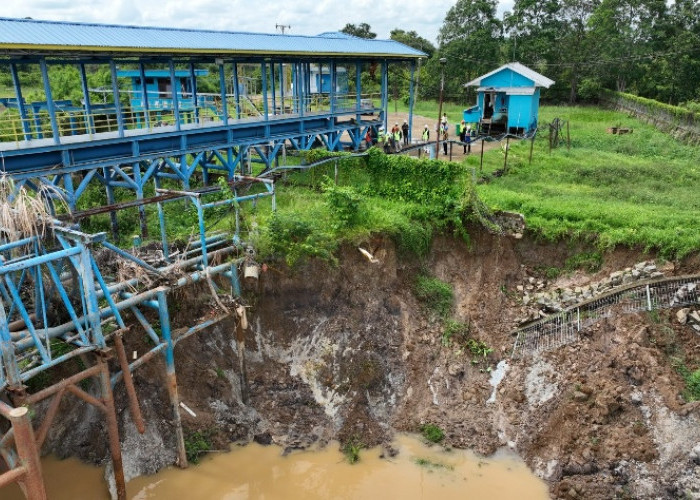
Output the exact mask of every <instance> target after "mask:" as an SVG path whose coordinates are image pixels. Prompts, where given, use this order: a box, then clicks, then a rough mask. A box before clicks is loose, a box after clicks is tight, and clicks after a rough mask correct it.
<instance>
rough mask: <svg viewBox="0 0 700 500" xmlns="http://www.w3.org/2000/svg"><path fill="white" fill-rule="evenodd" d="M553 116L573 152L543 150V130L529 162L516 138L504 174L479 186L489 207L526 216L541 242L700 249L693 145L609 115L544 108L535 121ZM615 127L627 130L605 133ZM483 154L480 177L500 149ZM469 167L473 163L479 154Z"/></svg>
mask: <svg viewBox="0 0 700 500" xmlns="http://www.w3.org/2000/svg"><path fill="white" fill-rule="evenodd" d="M554 117H561V118H564V119H568V120H570V123H571V149H570V150H567V148H566V146H561V147H559V148H558V149H556V150H554V151H552V152H551V153H548V151H547V150H548V141H547V137H546V135H547V134H546V133H541V134H539V136H538V138H537V140H536V141H535V151H534V160H533V162H532V164H531V165H529V164H528V154H529V143H527V142H521V143H517V144H514V145H513V147H512V149H511V151H510V153H509V166H510V172H509V174H508V175H506V176H503V177H500V178H496V179H492V180H491V181H490V182H488V183H485V184H482V185H480V186H479V187H478V193H479V195H480V196H481V198H482V199H483V200H484V201H485V202H486V203H487V204H488V205H489V206H491V208H494V209H503V210H513V211H516V212H520V213H522V214H524V215H525V218H526V220H527V224H528V227H529V228H530V229H532V230H534V231H535V232H536V233H537V234H539V235H540V236H543V237H544V238H546V239H549V240H556V239H559V238H562V237H574V238H579V239H590V240H593V241H595V242H596V243H597V245H598V246H599V248H601V249H608V248H612V247H613V246H615V245H619V244H621V245H626V246H630V247H639V248H643V249H645V250H658V251H659V252H660V253H661V255H662V256H664V257H682V256H684V255H687V254H689V253H691V252H693V251H697V250H698V248H700V232H698V231H697V230H696V225H697V220H698V216H700V197H698V196H697V186H698V185H700V166H698V165H699V163H700V149H699V148H694V147H690V146H685V145H683V144H681V143H679V142H677V141H675V140H674V139H673V138H671V137H670V136H668V135H666V134H663V133H660V132H658V131H656V130H655V129H654V128H653V127H651V126H647V125H644V124H642V123H640V122H638V121H636V120H635V119H633V118H628V117H627V116H626V115H624V114H620V113H616V112H612V111H603V110H600V109H596V108H580V107H573V108H569V107H544V108H543V109H542V110H541V115H540V124H541V125H542V124H544V123H547V122H549V121H551V120H552V119H553V118H554ZM614 124H615V125H616V124H622V126H623V127H631V128H633V129H634V133H632V134H628V135H622V136H617V135H612V134H607V133H606V129H607V127H609V126H611V125H614ZM485 156H486V158H485V167H484V172H485V173H487V174H488V173H490V172H492V171H494V170H496V169H498V168H501V167H502V164H503V154H502V152H501V151H500V150H496V151H490V152H487V153H486V155H485ZM467 163H468V164H469V165H473V166H476V167H478V163H479V159H478V157H477V156H472V157H470V158H469V159H468V161H467ZM593 260H595V259H593ZM590 264H593V262H590Z"/></svg>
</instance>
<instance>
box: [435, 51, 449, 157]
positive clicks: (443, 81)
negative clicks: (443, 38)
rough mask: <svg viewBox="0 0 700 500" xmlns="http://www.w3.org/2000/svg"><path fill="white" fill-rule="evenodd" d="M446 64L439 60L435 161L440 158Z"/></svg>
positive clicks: (444, 60) (442, 58)
mask: <svg viewBox="0 0 700 500" xmlns="http://www.w3.org/2000/svg"><path fill="white" fill-rule="evenodd" d="M446 63H447V59H446V58H444V57H441V58H440V67H441V68H442V69H441V73H442V74H441V76H440V106H439V107H438V126H437V133H436V134H435V135H436V136H437V137H436V138H435V159H436V160H437V159H438V157H439V156H440V127H441V126H442V124H441V122H440V119H441V118H442V95H443V92H444V91H445V64H446Z"/></svg>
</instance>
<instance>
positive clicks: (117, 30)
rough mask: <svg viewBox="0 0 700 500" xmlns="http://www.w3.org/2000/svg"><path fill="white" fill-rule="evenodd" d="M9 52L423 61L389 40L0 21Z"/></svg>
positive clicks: (1, 45) (1, 43)
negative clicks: (21, 50) (326, 56)
mask: <svg viewBox="0 0 700 500" xmlns="http://www.w3.org/2000/svg"><path fill="white" fill-rule="evenodd" d="M13 49H14V50H18V49H25V50H32V49H33V50H37V51H43V52H50V51H56V50H61V51H72V52H82V53H85V52H112V53H120V52H128V53H134V52H137V53H138V52H149V53H150V52H158V53H178V54H214V55H216V54H234V53H235V54H251V55H255V54H275V55H301V54H305V55H336V56H343V55H353V56H357V55H360V56H370V57H371V56H375V57H376V56H382V57H394V58H416V57H425V56H426V54H424V53H423V52H420V51H418V50H416V49H414V48H412V47H408V46H406V45H404V44H402V43H399V42H395V41H393V40H367V39H363V38H356V37H348V36H344V34H339V35H337V36H331V34H330V33H324V36H302V35H281V34H266V33H246V32H229V31H212V30H195V29H175V28H155V27H143V26H120V25H107V24H85V23H70V22H58V21H37V20H34V19H11V18H0V53H1V52H5V53H7V52H10V51H12V50H13Z"/></svg>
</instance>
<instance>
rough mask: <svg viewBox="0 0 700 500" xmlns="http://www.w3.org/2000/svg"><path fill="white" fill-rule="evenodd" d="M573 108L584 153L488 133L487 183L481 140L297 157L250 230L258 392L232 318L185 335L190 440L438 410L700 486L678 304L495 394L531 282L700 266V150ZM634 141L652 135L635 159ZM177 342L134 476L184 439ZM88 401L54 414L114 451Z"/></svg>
mask: <svg viewBox="0 0 700 500" xmlns="http://www.w3.org/2000/svg"><path fill="white" fill-rule="evenodd" d="M560 111H561V109H557V110H551V112H552V113H557V114H558V113H559V112H560ZM543 114H544V115H545V116H546V113H543ZM572 114H574V115H575V116H576V117H577V118H578V119H579V120H581V122H583V123H581V124H580V129H579V130H578V131H577V129H576V126H577V125H576V124H574V125H572V131H573V133H575V134H577V135H576V136H575V137H576V139H575V140H574V141H573V142H574V144H573V146H572V151H571V152H568V151H566V150H561V151H554V152H553V153H552V154H551V155H548V156H546V157H544V158H540V160H537V158H538V156H539V157H541V156H542V155H544V149H546V146H544V145H543V143H544V142H545V141H543V139H542V138H540V139H538V140H537V141H536V146H535V158H536V160H535V162H534V163H533V165H532V166H529V165H528V164H527V161H526V158H527V156H526V154H525V151H526V149H525V148H526V146H527V145H518V146H514V147H513V148H514V149H513V151H512V152H511V156H510V158H511V160H512V161H513V164H512V165H511V171H510V173H509V174H508V175H506V176H504V177H501V178H494V177H491V176H490V173H491V172H492V171H493V170H495V169H497V168H501V166H502V162H503V157H502V156H499V154H500V150H496V151H491V152H489V153H488V154H487V157H486V159H485V166H484V172H482V173H481V174H480V175H481V176H482V177H483V180H484V183H483V184H480V185H478V186H476V187H474V186H473V185H472V184H470V182H469V179H470V178H471V177H470V171H469V168H470V167H473V166H475V165H474V162H475V161H477V159H476V158H474V157H471V158H468V159H467V160H466V163H465V164H462V165H457V164H432V163H425V162H423V163H420V162H418V163H408V162H412V160H404V159H401V158H398V157H392V158H390V159H387V158H386V157H383V155H380V156H376V155H377V153H373V154H374V155H375V157H374V160H375V162H374V164H373V163H372V162H371V161H370V162H369V163H368V164H367V165H355V166H354V167H352V168H347V169H341V172H340V183H339V185H335V184H334V183H333V182H331V179H332V175H331V171H332V167H331V169H330V171H329V170H327V171H326V173H327V174H328V177H326V178H324V177H323V172H321V171H318V172H313V171H312V172H309V173H307V174H305V175H301V176H290V177H289V178H287V179H285V180H284V182H285V186H284V188H283V190H282V191H281V192H280V193H279V195H278V202H279V203H278V213H277V215H275V216H270V215H269V213H268V212H267V211H266V210H265V208H266V207H265V206H264V205H262V204H261V205H260V206H258V207H257V210H254V211H252V212H250V213H248V214H246V217H244V219H243V223H242V226H243V228H244V231H245V234H244V235H243V236H244V238H245V239H246V240H248V239H249V238H250V239H251V240H253V241H255V242H256V247H257V248H258V250H259V252H260V257H261V258H264V259H265V261H266V262H267V272H265V273H263V274H262V277H261V279H260V281H259V282H258V283H251V284H248V285H247V286H246V289H245V291H244V296H245V298H246V300H247V301H248V302H249V304H250V306H251V308H250V318H249V319H250V325H251V326H250V328H249V330H248V331H247V332H246V363H247V380H248V386H247V391H246V390H243V388H242V386H241V382H240V378H239V369H238V366H239V360H238V356H239V352H238V348H237V345H236V343H235V341H234V336H233V330H234V325H233V324H225V323H224V324H220V325H218V326H217V327H216V328H214V329H213V331H211V332H205V333H203V334H201V335H197V336H193V337H191V338H189V339H188V340H186V341H184V342H183V343H182V347H179V348H178V351H177V359H176V364H177V366H178V377H179V378H178V381H179V387H180V394H181V397H182V400H183V401H184V402H185V404H186V405H187V406H188V407H190V408H192V409H193V410H194V412H195V414H196V415H197V417H190V416H188V414H187V413H186V412H183V413H182V415H183V419H184V421H185V424H186V427H187V431H188V439H187V444H188V448H189V450H190V452H191V454H192V456H193V457H195V456H196V455H197V451H198V450H200V451H201V450H203V449H206V448H214V449H225V448H226V446H227V445H228V443H229V442H231V441H242V442H247V441H249V440H251V439H255V440H256V441H259V442H261V443H276V444H279V445H281V446H283V447H285V448H290V449H294V448H302V447H306V446H308V445H310V444H312V443H316V442H320V443H325V442H328V441H329V440H331V439H338V440H339V441H340V442H341V443H354V444H355V445H358V444H362V445H365V446H370V445H374V444H379V443H388V442H390V440H391V436H392V434H393V432H395V431H396V430H406V431H411V432H416V431H418V430H419V429H420V428H421V427H422V426H423V425H425V424H431V425H434V426H437V427H439V428H441V429H442V430H443V431H444V433H445V438H444V441H443V443H444V444H446V445H450V446H458V447H467V448H471V449H474V450H476V451H478V452H480V453H483V454H489V453H491V452H493V451H495V450H496V449H497V448H499V447H501V446H510V447H513V448H515V449H516V450H517V451H518V453H520V454H521V455H522V456H523V457H524V458H525V460H526V461H527V462H528V464H529V465H530V466H531V467H532V468H533V470H534V471H535V472H536V473H537V474H538V475H540V476H541V477H543V478H545V479H546V480H548V481H549V484H550V486H551V493H552V496H553V497H555V498H593V499H596V498H601V499H602V498H614V497H620V498H677V497H679V496H681V497H682V496H684V495H685V496H686V497H690V498H700V485H699V484H698V479H697V477H699V473H700V470H698V464H697V461H698V460H700V457H698V456H697V455H699V454H700V450H698V449H697V447H698V445H699V444H700V430H699V429H700V426H698V425H697V424H698V419H699V418H700V415H699V414H698V406H697V404H698V403H696V402H688V401H689V400H691V399H693V397H692V394H690V393H689V392H688V391H689V388H688V382H689V380H690V375H692V374H694V373H696V371H697V370H698V369H699V368H700V351H699V349H700V347H698V344H700V342H698V336H697V334H696V333H694V330H692V328H691V326H690V325H688V324H686V325H681V324H680V323H678V322H677V321H676V320H675V319H674V318H675V311H671V312H664V311H662V312H660V313H658V314H638V315H633V316H624V315H619V316H615V317H613V318H610V319H608V320H606V321H601V322H600V323H598V324H596V325H594V326H592V327H591V328H589V329H587V330H586V331H585V332H584V333H583V335H582V336H581V339H580V340H579V341H578V342H575V343H573V344H571V345H569V346H566V347H563V348H560V349H557V350H555V351H551V352H547V353H543V354H540V355H537V356H535V357H534V358H530V357H526V358H524V359H518V360H513V361H509V363H510V368H509V370H508V372H507V373H506V377H505V379H504V380H503V382H502V383H501V384H500V385H499V387H498V391H497V394H496V401H495V402H494V403H487V400H488V399H489V397H490V396H491V391H492V386H491V385H490V383H489V378H490V373H489V371H490V370H492V369H493V368H494V367H495V366H496V363H497V362H498V361H500V360H504V359H507V358H508V356H509V353H510V350H511V348H512V345H513V340H514V338H513V337H512V336H511V332H512V331H513V330H514V329H515V328H516V327H517V326H518V325H519V324H520V322H521V321H522V320H523V317H524V316H527V315H528V314H530V311H529V309H530V308H531V304H525V303H524V300H523V299H524V295H523V293H522V291H523V290H524V289H525V288H526V287H527V286H534V287H535V288H537V290H535V291H537V292H538V293H543V292H550V295H552V294H553V293H554V291H555V290H557V289H558V288H562V289H564V288H568V289H576V288H577V287H580V288H582V289H583V288H584V287H586V285H588V284H590V283H595V282H599V281H600V280H602V279H603V278H604V277H607V276H609V274H610V273H612V272H617V271H623V270H624V269H625V268H627V267H634V264H637V263H639V262H640V261H655V260H657V259H658V262H655V265H656V267H657V268H659V269H664V272H665V274H666V275H667V276H670V275H674V274H692V273H699V272H700V259H698V257H697V253H694V252H693V251H692V249H697V248H698V247H699V246H700V244H699V243H698V240H697V238H698V234H697V231H696V230H695V231H694V230H693V225H694V224H695V222H694V221H696V220H697V213H698V208H699V207H698V199H697V196H695V195H694V194H691V192H690V191H689V188H688V187H689V186H692V185H695V184H696V182H695V180H696V178H697V176H698V175H700V173H699V172H698V171H697V168H696V166H695V160H696V158H697V151H691V150H689V149H687V148H684V147H682V146H679V145H677V144H675V143H671V142H668V141H666V140H665V139H663V137H661V136H658V135H656V133H655V132H653V131H652V130H651V129H648V128H647V129H645V128H641V129H639V128H638V129H636V130H635V134H634V136H635V137H638V136H639V135H640V132H641V133H642V134H641V135H642V137H643V138H645V139H647V141H646V142H643V144H642V145H641V146H640V145H638V144H637V145H635V143H633V142H630V141H629V140H628V139H627V137H629V136H623V137H622V138H619V137H615V138H611V137H607V136H605V135H601V134H605V132H604V129H605V122H604V120H613V119H614V120H618V118H619V117H618V116H617V115H613V114H609V113H607V112H600V111H595V110H588V109H585V110H576V111H575V112H574V111H572ZM601 117H602V119H603V121H601V120H600V119H601ZM596 120H598V121H599V123H598V124H597V125H596V124H595V122H596ZM596 127H597V128H596ZM635 127H636V125H635ZM640 127H641V125H640ZM598 129H600V130H598ZM642 146H643V147H642ZM635 148H637V149H638V150H639V151H641V154H640V156H638V157H629V158H627V159H626V160H625V161H624V162H623V163H619V160H620V158H622V157H623V156H624V155H627V156H630V152H631V151H633V150H634V149H635ZM598 150H600V151H598ZM594 151H598V152H599V153H600V154H599V155H598V156H595V155H594V154H593V152H594ZM666 157H668V162H667V163H664V168H657V164H659V163H661V162H662V160H663V158H666ZM596 158H597V160H596ZM310 159H313V158H310ZM596 162H598V163H602V165H598V163H596ZM635 165H638V168H636V167H635ZM597 167H601V168H597ZM525 184H526V185H527V188H523V185H525ZM476 192H478V193H479V194H480V195H481V196H482V197H483V198H484V199H486V200H487V201H488V204H489V205H490V206H492V207H496V208H504V209H509V210H515V211H519V212H522V213H523V214H524V215H525V219H526V221H527V223H528V226H529V229H528V231H526V232H525V235H524V237H523V235H522V234H521V233H517V234H514V236H517V237H510V236H500V235H496V234H492V233H490V232H489V231H487V230H486V229H484V227H486V228H489V229H490V230H491V231H493V230H494V228H493V227H492V225H491V222H492V220H493V219H492V218H491V214H490V213H489V211H488V210H487V209H485V207H484V205H483V204H482V203H481V202H480V200H479V198H478V197H476V196H475V193H476ZM596 193H597V194H596ZM223 215H225V214H223ZM465 222H466V226H465V225H464V223H465ZM477 222H480V223H481V224H478V223H477ZM184 225H186V224H184ZM462 228H465V230H462ZM467 233H468V234H467ZM565 234H568V235H569V236H568V237H566V238H564V237H563V235H565ZM593 234H597V238H595V237H592V235H593ZM379 235H381V236H379ZM339 241H344V242H345V243H344V244H342V245H341V244H339ZM655 243H657V244H656V245H655ZM358 247H362V248H363V249H364V250H366V251H367V252H368V253H369V254H370V256H371V260H370V259H368V258H367V257H366V256H365V255H363V253H361V252H360V251H359V250H358ZM625 248H627V249H625ZM645 248H647V249H649V250H648V251H649V252H651V254H647V253H645V251H644V249H645ZM696 251H697V250H695V252H696ZM665 259H668V260H665ZM584 270H585V271H584ZM540 286H541V287H542V289H539V288H540ZM519 287H521V288H519ZM209 293H210V290H208V289H197V288H195V289H192V290H190V292H189V293H188V294H182V296H181V297H179V298H178V301H176V302H178V305H177V306H175V309H176V310H175V311H171V314H172V316H173V318H174V321H175V323H176V324H178V325H180V326H186V325H187V322H188V320H189V318H191V317H192V315H194V314H196V315H197V316H201V315H206V314H211V315H212V316H213V315H214V314H215V313H216V311H215V307H216V306H215V302H214V301H212V300H210V297H208V294H209ZM448 294H449V297H448V298H449V301H448V304H447V306H445V305H444V300H443V299H444V298H445V297H446V296H447V295H448ZM533 295H534V294H533ZM435 297H437V299H436V298H435ZM135 330H138V329H135ZM144 342H145V340H144V339H143V338H140V337H138V336H132V337H131V338H129V339H128V342H127V351H130V350H138V351H139V352H143V349H144V348H145V346H144ZM159 363H160V361H156V362H154V363H150V364H149V365H147V366H146V367H144V368H141V369H139V370H138V371H137V372H136V382H137V386H138V391H139V394H140V396H141V400H142V404H143V407H144V412H145V416H146V419H147V421H148V431H147V433H146V435H145V436H140V435H138V434H137V433H136V431H135V429H134V427H133V425H132V424H131V421H130V418H129V416H128V412H126V411H123V412H122V413H121V415H120V420H121V427H122V429H121V432H122V442H123V450H124V453H125V464H126V473H127V476H133V475H136V474H143V473H150V472H154V471H155V470H157V469H159V468H161V467H163V466H165V465H168V464H171V463H172V462H173V461H174V458H175V452H174V449H175V447H174V442H173V438H172V426H171V423H170V416H169V405H168V404H167V397H166V395H165V391H164V389H163V387H165V385H164V383H163V380H162V374H163V372H164V370H163V367H162V366H159ZM245 392H247V393H248V394H249V399H248V400H247V401H246V402H244V397H243V394H244V393H245ZM689 394H690V397H689ZM118 397H119V398H121V401H120V402H119V403H120V404H119V405H118V407H120V408H126V407H127V404H126V401H125V399H124V396H123V394H121V393H119V392H118ZM698 397H700V396H698ZM65 409H66V411H68V408H67V407H66V408H65ZM71 411H72V413H70V416H69V417H67V418H65V419H64V420H63V421H64V422H66V424H71V425H72V426H71V427H69V426H68V425H66V426H65V427H64V428H61V429H58V430H57V431H56V432H54V433H53V435H52V445H51V446H52V448H53V449H54V450H56V451H59V453H62V454H77V455H79V456H82V457H83V458H88V459H92V460H101V459H102V457H104V456H105V455H106V453H105V448H104V442H103V441H102V440H103V436H102V431H101V424H100V422H99V419H95V418H91V416H90V415H86V413H85V412H87V411H88V410H86V409H84V408H83V407H82V406H80V405H77V406H74V407H73V409H72V410H71Z"/></svg>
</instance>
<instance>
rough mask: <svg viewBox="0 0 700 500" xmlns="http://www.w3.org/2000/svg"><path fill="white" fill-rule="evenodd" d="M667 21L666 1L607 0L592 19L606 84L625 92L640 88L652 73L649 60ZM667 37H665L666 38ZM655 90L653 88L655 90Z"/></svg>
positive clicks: (658, 44)
mask: <svg viewBox="0 0 700 500" xmlns="http://www.w3.org/2000/svg"><path fill="white" fill-rule="evenodd" d="M665 20H666V2H665V1H664V0H603V1H602V2H601V4H600V5H599V6H598V8H597V9H596V10H595V12H594V13H593V15H592V16H591V19H590V33H591V36H592V37H593V38H594V39H595V40H596V43H597V44H598V54H599V61H600V64H599V68H600V69H602V70H603V71H602V72H601V73H602V74H603V75H604V77H605V80H603V83H604V84H605V85H606V86H608V87H614V88H615V90H618V91H621V92H625V91H626V90H627V89H628V86H635V87H637V89H638V88H639V84H642V82H643V80H644V74H645V73H649V72H650V71H649V68H648V67H645V66H648V62H649V61H650V59H648V58H649V57H650V56H651V54H653V53H654V52H655V49H661V50H663V48H664V47H663V45H665V44H664V43H661V42H660V41H659V40H657V36H658V35H659V32H658V30H662V31H663V27H664V23H665ZM662 38H665V37H662ZM652 92H653V90H652Z"/></svg>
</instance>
